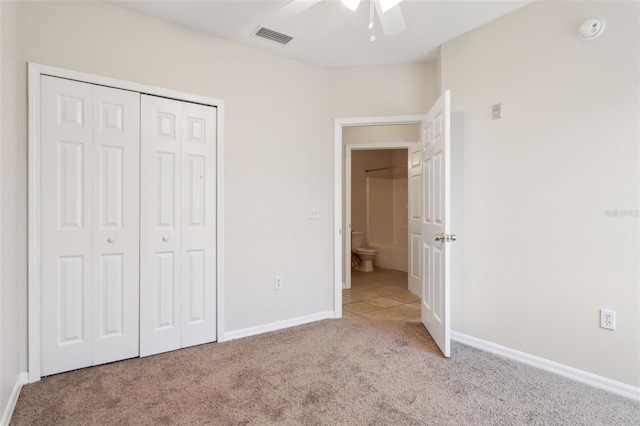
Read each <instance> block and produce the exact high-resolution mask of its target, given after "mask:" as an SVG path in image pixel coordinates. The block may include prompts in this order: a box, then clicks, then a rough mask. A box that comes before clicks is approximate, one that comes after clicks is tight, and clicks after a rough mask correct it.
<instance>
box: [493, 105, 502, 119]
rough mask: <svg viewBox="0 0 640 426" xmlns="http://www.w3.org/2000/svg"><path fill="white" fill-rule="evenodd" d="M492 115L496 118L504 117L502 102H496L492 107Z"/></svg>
mask: <svg viewBox="0 0 640 426" xmlns="http://www.w3.org/2000/svg"><path fill="white" fill-rule="evenodd" d="M491 111H492V117H493V119H494V120H498V119H500V118H502V104H495V105H493V106H492V107H491Z"/></svg>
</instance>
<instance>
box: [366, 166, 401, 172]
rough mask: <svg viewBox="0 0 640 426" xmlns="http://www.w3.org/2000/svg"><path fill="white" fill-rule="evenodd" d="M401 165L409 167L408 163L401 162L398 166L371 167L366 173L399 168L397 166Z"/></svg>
mask: <svg viewBox="0 0 640 426" xmlns="http://www.w3.org/2000/svg"><path fill="white" fill-rule="evenodd" d="M400 167H407V165H406V164H400V165H398V166H389V167H381V168H379V169H370V170H365V173H369V172H377V171H380V170H389V169H397V168H400Z"/></svg>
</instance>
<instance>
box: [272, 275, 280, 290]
mask: <svg viewBox="0 0 640 426" xmlns="http://www.w3.org/2000/svg"><path fill="white" fill-rule="evenodd" d="M273 284H274V285H273V287H274V288H275V289H276V290H282V277H280V276H278V277H276V278H275V280H274V281H273Z"/></svg>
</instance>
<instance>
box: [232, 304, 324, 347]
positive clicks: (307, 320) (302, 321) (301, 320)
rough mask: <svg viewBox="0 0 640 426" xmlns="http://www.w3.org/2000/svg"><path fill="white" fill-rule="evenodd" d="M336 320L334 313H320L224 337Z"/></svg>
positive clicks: (249, 334) (243, 335) (244, 335)
mask: <svg viewBox="0 0 640 426" xmlns="http://www.w3.org/2000/svg"><path fill="white" fill-rule="evenodd" d="M330 318H336V316H335V313H334V312H333V311H325V312H318V313H315V314H311V315H305V316H303V317H297V318H291V319H288V320H283V321H276V322H272V323H269V324H264V325H258V326H255V327H247V328H242V329H240V330H234V331H229V332H227V333H226V334H225V335H224V340H225V341H229V340H235V339H241V338H243V337H249V336H255V335H256V334H262V333H268V332H270V331H276V330H282V329H284V328H289V327H295V326H298V325H303V324H308V323H311V322H316V321H321V320H324V319H330Z"/></svg>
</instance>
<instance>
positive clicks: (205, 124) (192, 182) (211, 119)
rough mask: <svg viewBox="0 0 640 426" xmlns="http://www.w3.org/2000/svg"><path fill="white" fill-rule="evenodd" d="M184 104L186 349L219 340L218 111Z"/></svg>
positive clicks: (183, 335)
mask: <svg viewBox="0 0 640 426" xmlns="http://www.w3.org/2000/svg"><path fill="white" fill-rule="evenodd" d="M181 105H182V128H183V132H182V200H181V201H182V246H181V256H182V276H181V282H182V306H181V307H182V315H181V339H180V347H183V348H184V347H187V346H193V345H199V344H201V343H206V342H213V341H214V340H216V315H215V313H216V308H215V307H216V285H215V284H216V215H215V212H216V206H215V203H216V198H215V195H216V193H215V187H216V181H215V164H216V110H215V108H213V107H209V106H203V105H196V104H191V103H187V102H182V103H181Z"/></svg>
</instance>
